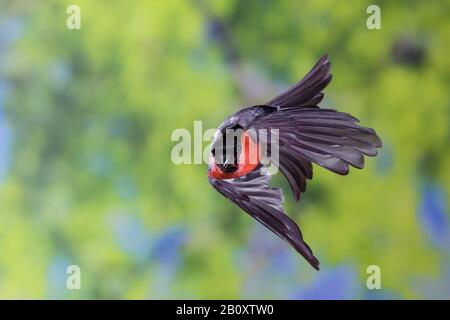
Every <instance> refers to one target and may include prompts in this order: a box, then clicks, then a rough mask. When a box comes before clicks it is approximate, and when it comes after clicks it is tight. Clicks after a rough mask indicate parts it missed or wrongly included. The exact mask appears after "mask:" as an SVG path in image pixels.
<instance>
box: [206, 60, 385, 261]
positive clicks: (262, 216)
mask: <svg viewBox="0 0 450 320" xmlns="http://www.w3.org/2000/svg"><path fill="white" fill-rule="evenodd" d="M330 67H331V64H330V62H329V61H328V57H327V56H326V55H325V56H323V57H322V58H321V59H320V60H319V61H318V62H317V63H316V65H315V66H314V67H313V68H312V69H311V71H309V72H308V74H307V75H306V76H305V77H304V78H303V79H302V80H301V81H300V82H298V83H297V84H296V85H294V86H293V87H292V88H290V89H289V90H287V91H286V92H284V93H283V94H281V95H279V96H277V97H276V98H274V99H272V100H271V101H269V102H268V103H267V104H265V105H259V106H253V107H248V108H245V109H242V110H240V111H238V112H236V113H235V114H233V115H231V116H230V117H229V118H228V119H226V120H225V121H224V122H223V123H222V124H221V125H220V127H219V129H220V130H223V129H224V128H232V127H236V126H238V127H240V128H242V129H244V130H248V129H255V130H258V129H266V130H270V129H278V130H279V158H278V161H277V160H276V159H272V160H273V161H276V163H274V164H275V165H276V166H277V167H278V168H279V169H280V171H281V172H282V174H283V175H284V176H285V177H286V179H287V180H288V182H289V185H290V186H291V189H292V192H293V194H294V198H295V199H296V201H299V200H300V194H301V193H302V192H304V191H305V190H306V181H307V180H308V179H312V176H313V169H312V163H316V164H318V165H320V166H322V167H324V168H326V169H328V170H330V171H332V172H335V173H337V174H340V175H345V174H347V173H348V172H349V165H351V166H353V167H355V168H359V169H362V168H363V167H364V155H366V156H375V155H376V154H377V148H380V147H381V145H382V143H381V140H380V138H379V137H378V136H377V135H376V133H375V131H374V130H373V129H370V128H366V127H362V126H360V125H358V122H359V121H358V120H357V119H356V118H355V117H353V116H351V115H349V114H347V113H343V112H338V111H336V110H331V109H321V108H319V107H318V106H317V104H318V103H319V102H320V101H322V99H323V97H324V94H323V93H322V90H323V89H324V88H325V87H326V86H327V85H328V84H329V83H330V81H331V79H332V76H331V74H330ZM260 167H261V166H259V167H258V169H257V170H255V171H253V172H250V173H248V174H247V175H246V176H243V177H240V178H233V179H213V178H211V177H210V178H209V181H210V183H211V184H212V185H213V187H214V188H216V189H217V190H218V191H219V192H220V193H221V194H222V195H224V196H225V197H227V198H229V199H230V200H231V201H233V202H234V203H236V204H237V205H238V206H240V207H241V208H242V209H243V210H245V211H246V212H247V213H249V214H250V215H251V216H253V217H254V218H255V219H257V220H258V221H260V222H261V223H262V224H264V225H265V226H266V227H267V228H269V229H270V230H272V231H273V232H274V233H275V234H277V235H278V236H280V237H281V238H282V239H284V240H285V241H287V242H288V243H289V244H291V245H292V246H293V247H294V248H295V249H296V250H297V251H298V252H299V253H300V254H301V255H302V256H303V257H304V258H305V259H306V260H307V261H308V262H309V263H310V264H311V265H312V266H313V267H314V268H316V269H317V270H318V269H319V261H318V260H317V259H316V258H315V257H314V255H313V253H312V251H311V249H310V248H309V246H308V245H307V244H306V243H305V242H304V241H303V236H302V234H301V232H300V229H299V228H298V226H297V225H296V224H295V222H294V221H292V220H291V219H290V218H289V217H288V216H287V215H286V214H285V213H284V210H283V208H282V203H283V195H282V191H281V189H278V188H270V187H269V185H268V184H269V180H270V176H269V175H267V174H263V175H261V174H260V169H259V168H260Z"/></svg>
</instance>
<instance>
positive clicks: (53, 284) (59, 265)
mask: <svg viewBox="0 0 450 320" xmlns="http://www.w3.org/2000/svg"><path fill="white" fill-rule="evenodd" d="M71 264H72V263H70V261H69V259H68V258H67V257H65V256H62V255H56V256H55V257H53V258H52V260H51V262H50V265H49V267H48V269H47V283H48V286H47V288H48V289H47V290H48V291H47V297H48V298H49V299H61V298H64V297H66V296H67V295H68V293H69V290H68V289H67V287H66V281H67V277H68V275H67V267H68V266H69V265H71Z"/></svg>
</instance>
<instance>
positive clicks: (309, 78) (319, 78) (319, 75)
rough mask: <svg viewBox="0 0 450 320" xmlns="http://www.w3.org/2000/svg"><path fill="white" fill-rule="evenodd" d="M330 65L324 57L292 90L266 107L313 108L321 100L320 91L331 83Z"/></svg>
mask: <svg viewBox="0 0 450 320" xmlns="http://www.w3.org/2000/svg"><path fill="white" fill-rule="evenodd" d="M330 68H331V64H330V61H328V56H327V55H324V56H323V57H322V58H320V59H319V61H318V62H317V63H316V65H315V66H314V67H313V68H312V69H311V70H310V71H309V72H308V73H307V74H306V76H305V77H304V78H303V79H302V80H300V81H299V82H298V83H297V84H296V85H294V86H293V87H292V88H290V89H288V90H287V91H286V92H283V93H282V94H280V95H279V96H277V97H276V98H274V99H272V100H270V101H269V102H268V103H267V105H270V106H283V107H301V106H315V105H317V104H318V103H319V102H320V101H322V99H323V96H324V95H323V93H322V90H323V89H325V87H326V86H327V85H328V84H329V83H330V82H331V78H332V76H331V74H330Z"/></svg>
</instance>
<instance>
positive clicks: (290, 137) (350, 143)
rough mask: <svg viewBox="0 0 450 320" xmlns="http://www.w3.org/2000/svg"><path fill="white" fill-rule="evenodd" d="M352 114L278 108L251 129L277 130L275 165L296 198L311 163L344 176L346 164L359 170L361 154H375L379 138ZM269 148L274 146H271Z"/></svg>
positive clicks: (315, 108) (310, 176) (362, 157)
mask: <svg viewBox="0 0 450 320" xmlns="http://www.w3.org/2000/svg"><path fill="white" fill-rule="evenodd" d="M357 122H358V120H357V119H356V118H354V117H352V116H351V115H349V114H347V113H343V112H338V111H335V110H331V109H320V108H318V107H287V108H285V107H279V108H278V109H277V110H276V111H274V112H272V113H270V114H267V115H265V116H262V117H259V118H258V119H257V120H256V121H254V122H253V124H252V127H253V128H254V129H257V130H258V129H263V128H264V129H278V130H279V134H278V136H279V141H278V143H279V145H278V148H277V149H278V152H279V155H278V157H271V160H272V161H273V162H275V163H274V164H275V165H276V166H277V167H278V168H279V169H280V171H281V172H282V173H283V174H284V176H285V177H286V179H287V180H288V182H289V184H290V186H291V188H292V191H293V193H294V197H295V199H296V200H297V201H298V200H299V199H300V193H301V192H304V191H305V188H306V179H311V178H312V166H311V163H316V164H318V165H320V166H322V167H324V168H326V169H328V170H330V171H333V172H334V173H337V174H341V175H345V174H347V173H348V172H349V165H351V166H353V167H355V168H359V169H362V168H363V167H364V155H366V156H375V155H376V154H377V148H379V147H381V140H380V138H379V137H378V136H377V134H376V133H375V131H374V130H373V129H371V128H366V127H362V126H360V125H358V123H357ZM272 149H274V148H273V147H272Z"/></svg>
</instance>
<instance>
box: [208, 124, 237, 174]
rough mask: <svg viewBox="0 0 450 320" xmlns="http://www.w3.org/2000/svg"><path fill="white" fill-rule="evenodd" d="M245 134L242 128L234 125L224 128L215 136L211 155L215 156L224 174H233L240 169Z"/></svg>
mask: <svg viewBox="0 0 450 320" xmlns="http://www.w3.org/2000/svg"><path fill="white" fill-rule="evenodd" d="M243 133H244V130H243V129H242V127H240V126H239V125H234V126H230V127H227V128H223V129H222V130H220V131H218V132H217V134H216V135H215V136H214V139H213V143H212V145H211V154H212V155H213V156H214V159H215V163H216V164H217V166H218V167H219V168H220V169H221V170H222V171H223V172H226V173H231V172H234V171H236V170H237V169H238V165H239V163H238V161H239V155H240V154H241V150H242V146H241V137H242V134H243Z"/></svg>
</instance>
